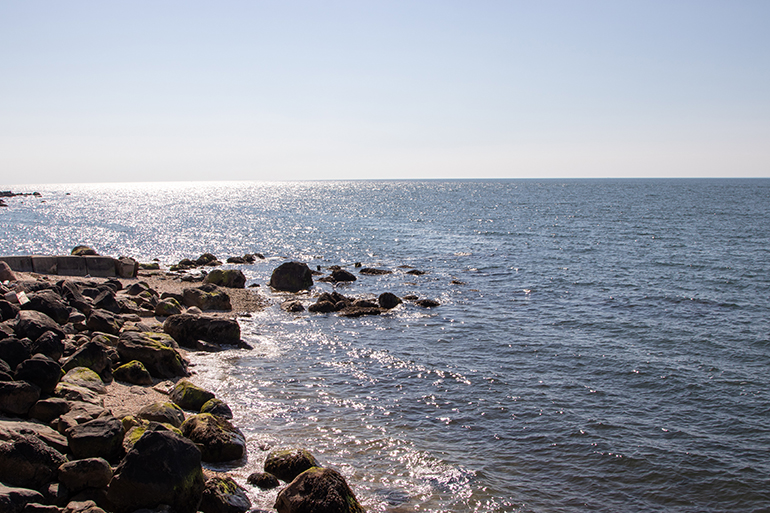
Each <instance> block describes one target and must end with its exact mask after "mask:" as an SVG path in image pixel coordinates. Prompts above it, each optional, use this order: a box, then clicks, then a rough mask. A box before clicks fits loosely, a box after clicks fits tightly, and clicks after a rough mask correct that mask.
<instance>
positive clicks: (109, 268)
mask: <svg viewBox="0 0 770 513" xmlns="http://www.w3.org/2000/svg"><path fill="white" fill-rule="evenodd" d="M83 259H84V260H85V261H86V270H87V271H88V274H90V275H91V276H98V277H100V278H106V277H110V276H115V259H114V258H112V257H105V256H85V257H83Z"/></svg>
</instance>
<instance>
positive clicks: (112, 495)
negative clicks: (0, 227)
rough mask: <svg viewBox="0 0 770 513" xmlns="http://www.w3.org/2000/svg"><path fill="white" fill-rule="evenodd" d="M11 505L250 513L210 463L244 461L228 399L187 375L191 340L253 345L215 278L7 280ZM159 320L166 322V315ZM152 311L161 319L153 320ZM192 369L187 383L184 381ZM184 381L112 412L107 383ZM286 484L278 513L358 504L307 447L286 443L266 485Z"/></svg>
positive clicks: (1, 461)
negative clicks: (160, 395) (219, 313)
mask: <svg viewBox="0 0 770 513" xmlns="http://www.w3.org/2000/svg"><path fill="white" fill-rule="evenodd" d="M0 297H2V298H3V299H0V315H1V317H0V511H1V512H3V513H5V512H8V513H24V512H47V513H81V512H82V513H105V512H108V513H134V512H137V511H140V510H141V511H151V512H161V511H168V512H173V513H195V512H198V511H201V512H203V513H219V512H246V511H249V510H250V509H251V503H250V501H249V498H248V495H247V493H246V490H244V488H242V487H241V486H240V485H238V484H237V483H236V482H235V481H234V480H233V479H232V478H230V477H228V476H223V475H215V476H212V475H210V474H208V473H207V472H205V471H204V469H203V466H202V463H205V462H211V463H222V462H225V463H227V462H235V463H237V462H240V461H244V458H245V457H246V456H247V448H246V440H245V437H244V435H243V433H241V431H240V429H238V427H237V426H235V425H234V424H233V423H232V417H233V414H232V411H231V410H230V408H229V407H228V406H227V404H225V403H224V402H223V401H221V400H219V399H217V398H216V396H215V395H214V394H213V393H211V392H209V391H207V390H204V389H202V388H200V387H198V386H196V385H195V384H193V383H192V382H190V381H189V380H187V379H184V377H185V376H187V375H188V374H189V373H188V362H187V360H186V359H185V357H184V352H183V351H182V349H181V348H188V349H196V350H207V351H216V350H220V349H221V346H222V345H223V344H224V345H236V346H240V347H248V346H246V345H245V344H244V343H243V342H242V341H241V340H240V327H239V325H238V323H237V321H235V320H232V319H226V318H222V317H214V316H206V315H203V314H202V313H201V311H203V310H210V309H221V310H229V309H230V306H229V298H228V297H227V293H226V292H225V291H224V290H222V289H220V288H219V287H217V286H216V285H214V284H212V283H207V284H203V285H201V286H200V287H191V288H187V289H184V290H183V292H182V294H176V295H175V294H158V293H157V292H156V291H155V290H153V289H152V288H151V287H149V286H148V285H147V283H144V282H134V283H132V284H131V285H130V286H128V287H126V286H124V284H123V283H122V282H121V281H119V280H106V281H103V282H97V281H91V280H81V281H75V280H71V279H65V280H61V281H58V282H53V281H49V280H47V279H36V280H27V281H18V280H14V281H8V282H5V284H0ZM164 313H167V314H168V315H167V316H165V321H164V322H163V324H162V325H161V324H159V323H158V322H157V320H156V319H155V317H156V316H158V315H164ZM147 318H152V319H151V320H147ZM179 378H182V379H179ZM167 379H171V380H178V381H177V382H176V384H175V385H174V387H173V388H172V389H171V390H170V391H168V401H165V402H158V403H154V404H149V405H146V406H144V407H142V408H141V409H140V410H138V411H135V412H133V413H132V414H125V413H124V414H119V413H118V415H120V416H116V414H114V413H113V411H110V410H108V409H106V408H105V407H104V401H103V400H102V397H104V396H103V394H104V393H105V391H106V388H107V387H106V385H107V384H109V383H110V382H112V381H113V380H120V381H122V382H125V383H127V384H130V385H135V386H156V384H158V383H159V381H161V380H167ZM281 480H283V481H284V482H286V483H288V484H287V486H286V487H285V488H284V489H283V490H282V491H281V492H280V493H279V494H278V498H277V500H276V503H275V508H276V509H277V510H278V511H279V512H285V513H291V512H309V511H328V512H340V513H345V512H361V511H363V509H362V508H361V506H360V505H359V503H358V501H357V500H356V498H355V495H354V494H353V492H352V491H351V490H350V488H349V487H348V485H347V483H345V480H344V478H343V477H342V476H341V475H340V474H339V473H337V472H336V471H334V470H331V469H324V468H321V466H320V465H319V463H318V461H316V459H315V458H314V457H313V456H312V455H311V454H310V453H308V452H307V451H306V450H288V451H275V452H274V453H271V454H270V455H268V458H267V460H266V462H265V469H264V472H261V473H259V475H257V476H254V477H253V478H250V479H249V483H252V484H254V485H255V486H259V487H260V488H270V487H275V486H280V481H281Z"/></svg>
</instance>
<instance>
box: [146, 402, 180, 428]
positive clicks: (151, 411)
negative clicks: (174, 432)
mask: <svg viewBox="0 0 770 513" xmlns="http://www.w3.org/2000/svg"><path fill="white" fill-rule="evenodd" d="M136 416H137V417H138V418H140V419H143V420H149V421H153V422H159V423H161V424H163V423H165V424H171V425H172V426H174V427H177V428H178V427H180V426H181V425H182V423H183V422H184V412H183V411H182V408H180V407H179V406H177V405H176V404H174V403H168V402H165V403H164V402H158V403H152V404H148V405H147V406H144V407H142V408H141V409H140V410H139V411H138V412H137V413H136Z"/></svg>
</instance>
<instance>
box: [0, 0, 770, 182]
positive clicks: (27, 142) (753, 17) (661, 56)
mask: <svg viewBox="0 0 770 513" xmlns="http://www.w3.org/2000/svg"><path fill="white" fill-rule="evenodd" d="M769 27H770V1H767V0H763V1H738V0H736V1H727V0H725V1H718V2H714V1H707V0H698V1H686V0H680V1H677V0H666V1H655V0H638V1H624V0H612V1H575V0H569V1H514V0H510V1H470V0H468V1H463V2H458V1H451V0H450V1H447V0H440V1H429V0H426V1H419V0H411V1H398V0H396V1H387V2H385V1H366V0H356V1H323V2H322V1H314V2H309V1H272V0H269V1H258V0H254V1H227V0H225V1H216V2H212V1H205V2H203V1H189V0H186V1H156V0H153V1H136V0H132V1H103V0H99V1H81V0H69V1H66V2H64V1H39V0H0V184H5V185H10V184H34V183H67V182H105V181H120V182H122V181H152V180H272V179H281V180H283V179H327V178H328V179H332V178H482V177H487V178H538V177H540V178H562V177H658V176H664V177H668V176H672V177H673V176H682V177H700V176H702V177H733V176H746V177H755V176H764V177H767V176H770V28H769Z"/></svg>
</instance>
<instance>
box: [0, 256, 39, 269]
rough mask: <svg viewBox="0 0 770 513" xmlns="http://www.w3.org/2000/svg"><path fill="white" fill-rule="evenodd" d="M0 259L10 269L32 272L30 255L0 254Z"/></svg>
mask: <svg viewBox="0 0 770 513" xmlns="http://www.w3.org/2000/svg"><path fill="white" fill-rule="evenodd" d="M0 260H2V261H3V262H5V263H6V264H8V267H10V268H11V270H13V271H16V272H20V273H31V272H34V269H33V267H32V257H31V256H0Z"/></svg>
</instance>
